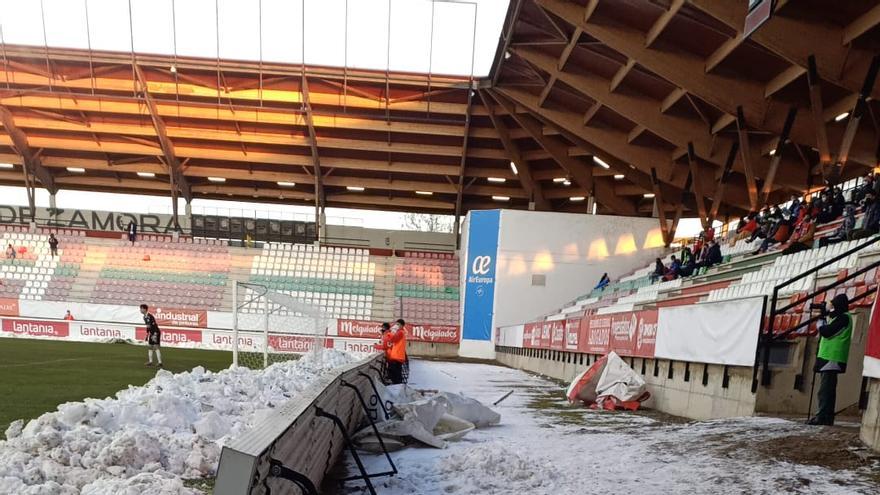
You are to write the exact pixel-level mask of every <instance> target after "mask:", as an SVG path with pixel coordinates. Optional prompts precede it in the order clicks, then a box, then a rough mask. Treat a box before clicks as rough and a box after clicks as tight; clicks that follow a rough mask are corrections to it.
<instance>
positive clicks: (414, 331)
mask: <svg viewBox="0 0 880 495" xmlns="http://www.w3.org/2000/svg"><path fill="white" fill-rule="evenodd" d="M381 328H382V323H381V322H376V321H363V320H338V322H337V324H336V333H337V335H339V336H340V337H350V338H358V339H378V338H379V337H380V336H381V331H380V330H381ZM407 338H408V339H410V340H413V341H416V342H436V343H440V344H456V343H458V342H459V341H460V340H461V327H459V326H458V325H423V324H420V323H415V324H412V325H409V324H408V325H407Z"/></svg>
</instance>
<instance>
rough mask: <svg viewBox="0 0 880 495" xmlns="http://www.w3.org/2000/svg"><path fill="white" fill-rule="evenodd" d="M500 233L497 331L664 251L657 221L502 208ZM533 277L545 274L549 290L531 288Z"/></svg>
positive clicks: (554, 307)
mask: <svg viewBox="0 0 880 495" xmlns="http://www.w3.org/2000/svg"><path fill="white" fill-rule="evenodd" d="M500 230H501V232H500V234H499V240H498V267H497V273H496V285H495V321H494V325H495V327H499V326H506V325H516V324H519V323H523V322H525V321H529V320H532V319H534V318H535V317H537V316H540V315H543V314H546V313H548V312H550V311H553V310H555V309H558V308H559V307H560V306H561V305H562V304H563V303H565V302H567V301H569V300H572V299H574V298H576V297H578V296H580V295H583V294H586V293H588V292H590V290H592V289H593V287H594V286H595V285H596V282H598V280H599V277H601V276H602V274H603V273H604V272H608V276H609V277H611V279H612V280H614V279H616V278H618V277H620V276H622V275H625V274H628V273H630V272H632V271H634V270H635V269H637V268H641V267H644V266H647V265H648V263H650V262H651V261H653V260H654V258H656V257H657V256H660V255H661V253H662V251H663V242H662V236H661V234H660V225H659V223H658V221H657V219H656V218H635V217H618V216H606V215H584V214H573V213H550V212H535V211H515V210H504V211H502V212H501V226H500ZM463 252H464V251H463ZM533 274H543V275H546V278H547V281H546V286H544V287H533V286H532V275H533Z"/></svg>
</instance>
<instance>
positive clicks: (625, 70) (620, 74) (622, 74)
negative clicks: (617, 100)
mask: <svg viewBox="0 0 880 495" xmlns="http://www.w3.org/2000/svg"><path fill="white" fill-rule="evenodd" d="M635 66H636V60H635V59H633V58H631V59H628V60H627V61H626V63H625V64H623V66H621V67H620V68H619V69H617V72H615V73H614V77H612V78H611V83H610V84H609V85H608V91H610V92H612V93H613V92H614V90H615V89H617V87H618V86H620V83H622V82H623V80H624V79H626V75H627V74H629V71H631V70H632V69H633V67H635Z"/></svg>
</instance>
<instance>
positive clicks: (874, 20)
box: [843, 4, 880, 45]
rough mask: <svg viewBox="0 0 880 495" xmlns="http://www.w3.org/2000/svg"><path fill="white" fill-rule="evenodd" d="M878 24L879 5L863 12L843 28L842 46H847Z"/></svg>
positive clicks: (879, 21)
mask: <svg viewBox="0 0 880 495" xmlns="http://www.w3.org/2000/svg"><path fill="white" fill-rule="evenodd" d="M878 24H880V4H878V5H876V6H875V7H874V8H872V9H871V10H869V11H867V12H865V13H864V14H862V15H861V16H859V17H858V18H856V19H855V20H853V21H852V22H850V23H849V24H847V25H846V27H845V28H843V44H844V45H848V44H850V43H852V42H853V40H855V39H856V38H858V37H859V36H861V35H863V34H865V33H867V32H868V31H869V30H871V29H873V28H874V27H875V26H877V25H878Z"/></svg>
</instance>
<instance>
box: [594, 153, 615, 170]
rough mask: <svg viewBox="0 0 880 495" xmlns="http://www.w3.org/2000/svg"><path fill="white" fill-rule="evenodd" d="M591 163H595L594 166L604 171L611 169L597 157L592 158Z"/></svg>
mask: <svg viewBox="0 0 880 495" xmlns="http://www.w3.org/2000/svg"><path fill="white" fill-rule="evenodd" d="M593 161H594V162H596V165H598V166H600V167H602V168H604V169H609V168H611V165H608V164H607V163H605V161H604V160H602V159H601V158H599V157H598V156H594V157H593Z"/></svg>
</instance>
